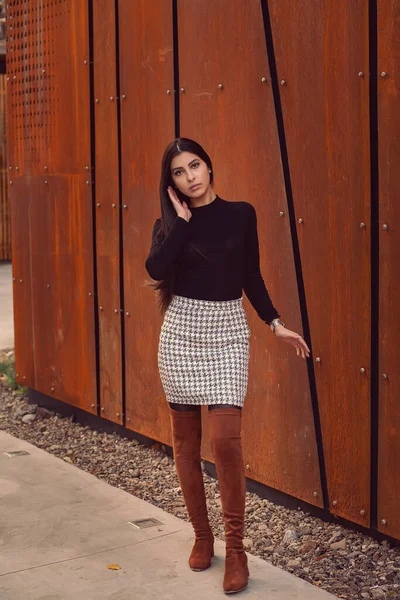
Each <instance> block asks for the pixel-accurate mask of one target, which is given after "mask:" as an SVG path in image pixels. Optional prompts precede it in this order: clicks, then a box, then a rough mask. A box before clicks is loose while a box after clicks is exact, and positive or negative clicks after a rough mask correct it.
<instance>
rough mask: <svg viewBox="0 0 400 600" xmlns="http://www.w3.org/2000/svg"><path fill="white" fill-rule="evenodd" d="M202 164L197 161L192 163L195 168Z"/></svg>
mask: <svg viewBox="0 0 400 600" xmlns="http://www.w3.org/2000/svg"><path fill="white" fill-rule="evenodd" d="M199 165H200V163H198V162H196V163H193V164H192V167H193V169H197V167H198V166H199Z"/></svg>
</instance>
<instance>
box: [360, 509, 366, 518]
mask: <svg viewBox="0 0 400 600" xmlns="http://www.w3.org/2000/svg"><path fill="white" fill-rule="evenodd" d="M360 515H361V516H362V517H363V516H364V515H365V510H364V509H363V510H360Z"/></svg>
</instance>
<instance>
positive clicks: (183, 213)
mask: <svg viewBox="0 0 400 600" xmlns="http://www.w3.org/2000/svg"><path fill="white" fill-rule="evenodd" d="M167 192H168V195H169V197H170V198H171V202H172V204H173V206H174V208H175V210H176V214H177V215H178V217H182V218H183V219H185V221H187V222H189V221H190V219H191V218H192V213H191V212H190V210H189V207H188V205H187V204H186V202H185V201H183V202H182V204H181V202H180V201H179V198H178V196H177V195H176V192H175V190H174V189H173V188H172V187H171V186H168V188H167Z"/></svg>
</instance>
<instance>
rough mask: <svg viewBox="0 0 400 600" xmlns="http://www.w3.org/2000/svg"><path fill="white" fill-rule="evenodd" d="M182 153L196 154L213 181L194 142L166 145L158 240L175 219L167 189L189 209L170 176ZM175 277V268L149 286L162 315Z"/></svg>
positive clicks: (204, 155) (208, 162) (204, 156)
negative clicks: (173, 164) (170, 188)
mask: <svg viewBox="0 0 400 600" xmlns="http://www.w3.org/2000/svg"><path fill="white" fill-rule="evenodd" d="M182 152H190V153H191V154H196V156H198V157H199V158H201V159H202V160H203V161H204V162H205V163H206V165H207V167H208V169H209V170H210V171H211V175H210V183H211V184H212V183H213V181H214V172H213V167H212V162H211V158H210V157H209V155H208V154H207V152H206V151H205V150H204V148H202V146H200V144H198V143H197V142H195V141H194V140H190V139H188V138H176V139H175V140H174V141H173V142H171V143H170V144H168V146H167V147H166V149H165V151H164V155H163V157H162V161H161V178H160V208H161V224H160V228H159V231H158V233H157V235H158V236H160V240H163V239H164V238H165V237H166V236H167V235H168V233H169V231H170V230H171V228H172V225H173V224H174V221H175V219H176V210H175V208H174V206H173V204H172V202H171V199H170V197H169V195H168V191H167V188H168V186H171V187H173V188H174V189H175V192H176V195H177V196H178V198H179V200H180V201H181V202H183V201H184V200H185V201H186V203H187V205H188V207H189V208H190V207H191V201H190V198H189V197H188V196H186V194H182V192H181V191H180V190H178V189H176V188H175V185H174V182H173V180H172V174H171V162H172V160H173V159H174V158H175V156H178V155H179V154H182ZM175 277H176V267H174V268H173V269H172V272H171V275H169V276H168V277H167V278H166V279H163V280H162V281H157V282H151V283H150V285H151V286H152V287H153V288H154V289H155V290H156V291H157V293H158V304H159V307H160V310H161V313H162V314H164V313H165V311H166V310H167V308H168V306H169V303H170V302H171V299H172V285H173V282H174V280H175Z"/></svg>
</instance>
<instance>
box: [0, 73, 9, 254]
mask: <svg viewBox="0 0 400 600" xmlns="http://www.w3.org/2000/svg"><path fill="white" fill-rule="evenodd" d="M7 181H8V177H7V110H6V76H5V75H0V260H11V217H10V206H9V200H8V184H7Z"/></svg>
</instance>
